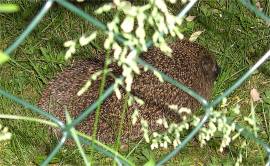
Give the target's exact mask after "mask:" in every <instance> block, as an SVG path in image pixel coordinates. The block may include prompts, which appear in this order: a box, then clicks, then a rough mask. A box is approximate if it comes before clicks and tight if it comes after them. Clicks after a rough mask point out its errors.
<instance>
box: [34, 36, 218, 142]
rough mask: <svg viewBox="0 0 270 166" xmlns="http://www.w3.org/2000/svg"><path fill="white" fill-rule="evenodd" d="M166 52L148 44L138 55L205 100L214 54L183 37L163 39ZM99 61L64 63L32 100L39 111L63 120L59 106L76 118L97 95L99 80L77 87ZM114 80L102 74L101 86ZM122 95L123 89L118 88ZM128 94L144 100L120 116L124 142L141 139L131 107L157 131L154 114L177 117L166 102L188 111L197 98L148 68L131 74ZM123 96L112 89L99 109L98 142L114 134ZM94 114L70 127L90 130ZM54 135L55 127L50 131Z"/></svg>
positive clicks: (211, 79)
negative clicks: (168, 41)
mask: <svg viewBox="0 0 270 166" xmlns="http://www.w3.org/2000/svg"><path fill="white" fill-rule="evenodd" d="M169 46H170V48H171V49H172V56H171V57H169V56H166V55H165V54H164V53H162V52H161V51H160V49H159V48H156V47H152V48H149V49H148V51H147V52H145V53H142V54H141V55H140V57H141V58H142V59H144V60H145V61H146V62H148V63H150V64H152V65H153V66H155V67H156V68H157V69H159V70H160V71H162V72H164V73H165V74H167V75H168V76H170V77H172V78H173V79H175V80H177V81H179V82H181V83H183V84H184V85H186V86H188V87H189V88H191V89H193V90H194V91H195V92H197V93H198V94H199V95H201V96H203V97H204V98H205V99H210V97H211V93H212V89H213V85H214V81H215V80H216V78H217V76H218V73H219V67H218V65H217V62H216V60H215V57H214V55H213V54H212V53H211V52H209V51H208V50H207V49H206V48H204V47H202V46H201V45H199V44H196V43H193V42H190V41H188V40H179V39H178V40H177V41H175V42H172V43H171V44H169ZM103 64H104V62H102V61H98V60H93V59H88V60H76V61H75V62H74V63H73V64H72V65H71V66H70V67H68V68H66V69H64V70H63V71H62V72H60V73H58V74H57V75H56V77H55V78H54V79H52V80H51V81H50V82H49V83H48V85H47V87H46V88H45V89H44V91H43V93H42V96H41V98H40V100H39V102H38V106H39V107H40V108H42V109H43V110H45V111H47V112H50V113H52V114H53V115H55V116H56V117H58V118H59V119H61V120H63V121H65V111H64V110H65V109H66V110H67V111H68V112H69V113H70V115H71V116H72V117H77V116H78V115H79V114H80V113H81V112H82V111H84V110H85V109H86V108H87V107H88V106H89V105H91V104H93V103H94V102H95V101H96V100H97V99H98V97H99V86H100V82H101V81H100V80H101V79H97V80H96V81H94V82H92V84H91V87H90V88H89V89H88V90H87V92H85V93H83V95H82V96H78V95H77V92H78V91H79V90H80V89H81V88H82V87H83V85H84V84H85V82H86V81H87V80H88V79H89V78H90V76H91V75H92V74H93V73H95V72H96V71H98V70H102V68H103ZM115 68H116V69H112V72H115V74H116V75H120V74H121V71H119V69H118V68H117V67H115ZM113 82H114V78H112V77H111V76H108V77H107V78H106V83H105V88H107V87H109V86H110V85H111V84H112V83H113ZM120 91H121V93H122V96H124V95H125V90H124V89H121V88H120ZM131 94H132V95H134V96H137V97H138V98H140V99H142V100H143V101H144V105H136V104H134V105H132V106H130V107H128V109H127V112H126V114H125V115H126V116H125V118H124V125H123V130H122V135H121V137H120V141H121V142H122V143H127V142H129V141H136V140H138V139H140V138H142V131H141V124H140V123H139V122H137V123H136V124H135V125H132V124H131V115H132V113H133V112H134V109H138V110H140V111H139V116H140V118H143V119H145V120H147V121H148V125H149V131H150V132H153V131H162V130H164V129H162V127H161V126H160V125H158V124H157V123H156V121H157V120H158V119H160V118H164V117H165V118H166V119H168V120H169V121H170V122H180V121H181V116H180V115H179V114H178V113H176V112H174V111H172V110H171V109H170V108H169V105H171V104H173V105H178V106H179V107H187V108H190V109H191V110H194V111H195V110H196V109H198V108H200V103H199V102H198V101H197V100H196V99H194V98H193V97H191V96H190V95H188V94H187V93H185V92H184V91H182V90H180V89H179V88H177V87H175V86H174V85H172V84H170V83H168V82H160V80H159V79H158V78H157V77H156V76H155V75H154V74H153V72H151V71H149V70H148V71H144V72H141V74H140V75H136V76H134V80H133V83H132V90H131ZM123 98H124V97H122V99H120V100H118V98H117V96H116V94H115V93H113V94H112V95H111V96H109V97H108V98H107V99H105V101H104V102H103V104H102V105H101V109H100V116H99V123H98V129H97V134H96V139H97V140H99V141H101V142H104V143H113V142H114V141H115V140H116V138H117V134H118V130H119V126H120V119H121V114H122V111H123V107H124V106H123V102H124V99H123ZM94 121H95V113H93V114H90V115H89V116H88V117H87V119H85V120H84V121H82V122H81V123H80V124H78V125H77V126H76V127H75V128H76V129H77V130H79V131H81V132H84V133H86V134H88V135H92V134H93V133H92V131H93V124H94ZM55 133H57V135H59V134H60V131H57V132H55Z"/></svg>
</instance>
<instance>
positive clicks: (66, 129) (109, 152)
mask: <svg viewBox="0 0 270 166" xmlns="http://www.w3.org/2000/svg"><path fill="white" fill-rule="evenodd" d="M197 1H198V0H190V1H189V2H188V4H187V5H186V6H185V7H184V8H183V9H182V10H181V12H179V14H178V17H183V16H185V15H186V14H187V13H188V12H189V10H190V9H191V8H192V7H193V6H194V5H195V4H196V2H197ZM239 1H240V2H241V3H242V4H243V5H244V6H246V7H247V8H248V9H250V10H251V11H252V12H254V13H255V14H256V15H257V16H258V17H260V18H262V19H264V20H265V21H266V22H270V17H269V16H267V15H266V14H264V13H263V12H261V11H259V10H258V9H257V8H256V7H255V6H253V5H252V4H251V2H250V1H249V0H239ZM53 3H58V4H60V5H62V6H63V7H65V8H67V9H68V10H70V11H72V12H73V13H75V14H76V15H78V16H79V17H82V18H83V19H85V20H86V21H88V22H90V23H91V24H93V25H94V26H96V28H99V29H101V30H103V31H106V30H107V27H106V25H105V24H104V23H102V22H101V21H99V20H97V19H96V18H94V17H92V16H91V15H89V14H87V13H86V12H84V11H82V10H81V9H80V8H77V7H76V6H74V5H73V4H71V3H69V2H68V1H66V0H48V1H47V2H46V3H45V4H44V5H43V7H42V8H41V10H40V11H39V13H38V14H37V15H36V16H35V17H34V18H33V20H32V21H31V22H30V24H29V25H28V26H27V27H26V29H25V30H24V31H23V32H22V33H21V34H20V36H18V37H17V38H16V40H15V41H14V42H13V43H12V44H11V45H10V46H9V47H8V48H7V49H6V50H5V51H4V53H5V54H7V55H11V54H12V53H13V51H14V50H15V49H16V48H17V47H18V46H19V45H20V44H21V43H22V42H23V41H24V40H25V39H26V38H27V37H28V36H29V35H30V33H31V32H32V31H33V30H34V29H35V27H36V26H37V25H38V24H39V23H40V21H42V18H43V17H44V16H45V15H46V14H47V13H48V11H49V10H50V9H51V7H52V5H53ZM161 35H163V34H161ZM115 38H116V39H117V40H118V41H119V42H124V41H125V39H124V38H122V37H121V35H119V34H116V36H115ZM152 44H153V43H152V41H148V42H147V47H150V46H152ZM269 57H270V50H269V51H268V52H266V53H265V55H263V56H262V57H261V58H260V59H259V60H258V61H257V62H256V63H255V64H254V65H253V66H252V67H251V68H250V69H249V70H248V71H246V73H245V74H244V75H243V76H241V77H240V78H239V79H238V80H236V81H235V83H234V84H233V85H232V86H231V87H229V88H228V89H227V90H225V91H224V93H223V94H222V95H220V96H218V97H216V98H215V99H214V100H213V101H211V102H209V101H207V100H206V99H205V98H203V97H202V96H200V95H198V94H197V93H196V92H194V91H193V90H192V89H190V88H188V87H186V86H185V85H183V84H181V83H180V82H177V81H176V80H174V79H172V78H171V77H169V76H167V75H166V74H164V73H162V72H160V71H159V73H160V74H161V76H162V77H163V78H164V80H165V81H167V82H169V83H171V84H173V85H175V86H176V87H177V88H179V89H181V90H183V91H185V92H186V93H188V94H189V95H191V96H192V97H194V98H195V99H196V100H198V101H199V102H200V103H201V104H202V105H203V108H204V110H205V113H204V115H203V116H202V118H201V120H200V122H199V124H198V125H197V126H196V127H195V128H194V129H193V130H192V131H191V132H190V133H189V135H188V136H187V137H186V138H185V139H184V140H183V141H182V142H181V144H179V145H178V146H177V147H176V148H175V149H174V150H173V151H171V152H169V153H168V154H167V155H165V156H164V158H162V159H161V160H160V161H158V162H157V164H156V165H163V164H164V163H166V162H167V161H168V160H170V159H171V158H172V157H174V156H175V155H176V154H178V152H179V151H180V150H181V149H182V148H183V147H185V146H186V144H187V143H188V142H189V141H190V140H191V139H192V138H193V137H194V136H195V135H196V134H197V133H198V131H199V130H200V129H201V128H202V126H203V125H204V124H205V123H206V122H207V120H208V118H209V117H210V114H211V112H212V109H213V107H215V106H216V105H217V104H219V103H220V102H221V101H222V99H223V98H225V97H227V96H229V95H230V94H231V93H232V92H233V91H234V90H235V89H237V88H238V87H239V86H240V85H241V84H242V83H243V82H244V81H245V80H247V79H248V78H249V77H250V76H251V74H252V73H253V72H254V71H255V70H256V69H258V68H259V67H260V66H261V65H262V64H263V63H264V62H265V61H266V60H267V59H269ZM137 62H138V63H139V64H141V65H143V66H146V67H148V68H149V69H150V70H156V71H158V69H156V68H155V67H154V66H152V65H151V64H148V63H147V62H145V61H144V60H142V59H140V58H138V59H137ZM121 79H122V78H121ZM113 86H114V85H111V86H110V87H109V88H108V89H106V90H105V91H104V93H103V94H102V95H101V96H100V97H99V98H98V100H97V101H96V102H95V103H93V104H92V105H90V106H89V107H88V108H86V109H85V111H83V112H82V113H81V114H80V115H79V116H78V117H76V118H75V119H74V120H73V121H72V122H71V123H69V124H67V125H65V124H64V123H63V122H62V121H60V120H59V119H58V118H56V117H55V116H53V115H52V114H50V113H48V112H45V111H43V110H41V109H40V108H38V107H36V106H34V105H32V104H30V103H28V102H27V101H25V100H22V99H20V98H18V97H16V96H13V95H11V94H10V93H8V92H6V91H5V90H4V89H3V88H1V87H0V95H2V96H4V97H6V98H8V99H11V100H12V101H14V102H16V103H17V104H19V105H21V106H23V107H24V108H27V109H30V110H31V111H33V112H36V113H38V114H40V115H41V116H43V117H46V118H48V119H50V120H51V121H53V122H55V123H56V124H57V125H58V126H59V127H60V128H61V129H62V131H63V136H62V138H61V140H60V141H59V143H58V145H57V146H56V147H55V148H54V149H53V151H52V152H51V153H50V154H49V156H48V157H47V158H46V159H45V161H43V163H42V164H41V165H47V164H48V163H49V162H50V161H51V160H52V159H53V157H54V156H55V155H56V154H57V153H58V152H59V150H60V148H61V147H62V146H63V145H64V143H65V141H66V139H67V138H68V137H69V136H70V134H71V133H70V132H71V131H70V130H71V128H73V127H75V126H76V125H78V124H79V123H80V122H81V121H83V120H84V119H85V118H87V117H88V116H89V115H90V114H91V113H92V112H93V111H95V110H96V108H97V107H98V106H99V105H100V104H102V102H103V101H104V100H105V99H106V98H107V97H108V96H110V95H111V94H112V92H113V90H114V89H113ZM238 129H239V128H238ZM241 134H242V135H243V136H244V137H247V138H250V139H253V140H254V141H255V142H256V143H258V144H260V145H261V146H262V147H263V148H264V149H265V151H266V154H267V157H268V161H267V164H266V165H270V147H269V145H268V144H266V143H265V142H263V141H262V140H260V139H259V138H256V137H255V136H254V135H253V134H252V133H250V132H248V131H245V132H241ZM78 136H79V137H80V139H81V142H83V143H86V144H92V145H93V147H94V149H95V150H97V151H98V152H100V153H102V154H104V155H106V156H108V157H111V158H113V159H116V160H117V161H119V162H121V163H122V164H124V165H135V164H134V163H132V162H131V161H129V160H127V159H125V157H123V156H121V154H119V153H118V152H116V151H114V150H113V149H110V148H108V147H106V146H104V145H102V144H100V143H98V142H96V141H89V140H88V139H86V138H87V136H86V135H82V134H79V135H78Z"/></svg>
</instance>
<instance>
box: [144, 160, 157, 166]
mask: <svg viewBox="0 0 270 166" xmlns="http://www.w3.org/2000/svg"><path fill="white" fill-rule="evenodd" d="M155 165H156V163H155V160H154V159H150V160H149V161H148V162H147V163H145V164H144V166H155Z"/></svg>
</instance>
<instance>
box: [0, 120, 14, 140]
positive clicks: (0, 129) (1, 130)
mask: <svg viewBox="0 0 270 166" xmlns="http://www.w3.org/2000/svg"><path fill="white" fill-rule="evenodd" d="M11 136H12V134H11V133H10V132H9V131H8V127H4V126H2V125H1V124H0V141H6V140H10V139H11Z"/></svg>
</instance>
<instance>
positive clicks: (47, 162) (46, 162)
mask: <svg viewBox="0 0 270 166" xmlns="http://www.w3.org/2000/svg"><path fill="white" fill-rule="evenodd" d="M67 136H68V134H67V132H63V137H62V138H61V140H60V141H59V143H58V144H57V146H56V147H54V149H53V151H52V152H51V153H50V154H49V156H48V157H47V158H46V160H44V161H43V162H42V164H41V166H46V165H48V164H49V163H50V161H51V160H52V159H53V157H54V156H55V155H56V154H57V153H58V151H59V150H60V148H61V147H63V145H64V143H65V141H66V139H67Z"/></svg>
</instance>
